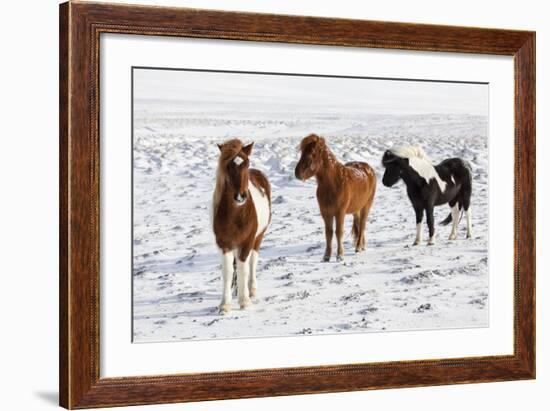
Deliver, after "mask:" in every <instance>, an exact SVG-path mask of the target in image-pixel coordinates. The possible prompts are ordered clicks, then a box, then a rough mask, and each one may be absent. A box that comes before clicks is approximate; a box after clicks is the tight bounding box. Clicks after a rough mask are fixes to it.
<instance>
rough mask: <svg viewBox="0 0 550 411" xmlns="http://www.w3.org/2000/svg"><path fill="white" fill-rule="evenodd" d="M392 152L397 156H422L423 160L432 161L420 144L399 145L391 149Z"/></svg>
mask: <svg viewBox="0 0 550 411" xmlns="http://www.w3.org/2000/svg"><path fill="white" fill-rule="evenodd" d="M390 152H391V153H392V154H394V155H396V156H397V157H402V158H409V159H410V158H420V159H422V160H426V161H430V158H429V157H428V156H427V154H426V152H425V151H424V149H423V148H422V147H420V146H398V147H393V148H391V149H390Z"/></svg>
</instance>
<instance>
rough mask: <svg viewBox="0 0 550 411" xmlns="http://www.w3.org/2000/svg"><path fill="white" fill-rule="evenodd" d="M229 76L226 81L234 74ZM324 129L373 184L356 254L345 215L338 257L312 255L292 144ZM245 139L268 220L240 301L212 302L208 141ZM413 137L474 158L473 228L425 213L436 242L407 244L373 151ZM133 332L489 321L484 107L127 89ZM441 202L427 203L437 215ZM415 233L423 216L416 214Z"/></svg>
mask: <svg viewBox="0 0 550 411" xmlns="http://www.w3.org/2000/svg"><path fill="white" fill-rule="evenodd" d="M234 87H237V86H236V85H234ZM310 133H318V134H320V135H323V136H324V137H325V138H326V140H327V144H328V146H329V147H330V149H331V150H332V152H333V153H334V154H335V155H336V157H337V158H338V159H339V160H340V161H343V162H347V161H367V162H368V163H369V164H370V165H371V166H372V167H373V168H374V169H375V171H376V173H377V177H378V187H377V191H376V196H375V200H374V205H373V207H372V209H371V213H370V215H369V218H368V222H367V229H366V239H367V250H366V251H365V252H363V253H359V254H355V253H354V247H353V246H352V244H351V241H352V236H351V221H352V217H351V216H347V217H346V229H345V253H346V255H345V259H344V262H336V260H335V256H334V255H333V258H332V260H331V261H330V262H328V263H323V262H321V260H322V257H323V252H324V246H325V236H324V226H323V222H322V219H321V216H320V213H319V208H318V205H317V200H316V198H315V189H316V184H315V180H314V179H311V180H309V181H307V182H301V181H298V180H297V179H296V178H295V177H294V167H295V165H296V162H297V161H298V159H299V152H298V150H297V146H298V144H299V142H300V140H301V138H303V137H304V136H306V135H308V134H310ZM234 137H238V138H241V139H242V140H243V142H245V143H248V142H251V141H254V142H255V144H254V149H253V152H252V155H251V158H250V161H251V166H252V167H254V168H258V169H260V170H262V171H263V172H264V173H266V175H267V176H268V177H269V179H270V182H271V185H272V222H271V225H270V227H269V228H268V231H267V234H266V236H265V239H264V242H263V245H262V247H261V249H260V256H259V264H258V274H257V278H258V296H257V297H256V298H254V299H253V304H252V306H251V307H250V308H249V309H247V310H240V309H239V307H238V304H237V301H236V298H234V300H233V310H232V311H231V312H230V313H229V314H226V315H220V314H218V310H217V305H218V304H219V302H220V299H221V291H222V285H221V274H222V271H221V255H220V253H219V251H218V250H217V248H216V246H215V244H214V237H213V233H212V229H211V216H210V203H211V199H212V193H213V188H214V180H215V169H216V165H217V157H218V154H219V151H218V148H217V146H216V143H220V142H223V141H224V140H225V139H228V138H234ZM393 145H420V146H422V147H423V148H424V150H425V151H426V153H427V155H428V156H429V158H430V159H432V161H434V162H439V161H441V160H443V159H445V158H448V157H455V156H456V157H462V158H464V159H465V160H467V161H469V162H470V164H471V165H472V167H473V174H474V186H473V196H472V210H473V216H472V217H473V238H472V239H470V240H467V239H466V238H465V237H466V218H465V216H464V217H463V218H462V220H461V222H460V224H459V227H458V239H457V240H455V241H449V240H447V238H448V236H449V234H450V231H451V226H450V225H449V226H445V227H442V226H436V237H437V243H436V245H434V246H427V245H426V242H424V243H423V244H422V245H420V246H416V247H413V246H412V243H413V241H414V238H415V216H414V211H413V209H412V207H411V205H410V202H409V200H408V198H407V195H406V192H405V186H404V184H403V183H399V184H397V185H396V186H394V187H393V188H386V187H384V186H383V185H382V183H381V178H382V174H383V168H382V166H381V163H380V162H381V158H382V155H383V153H384V151H385V150H386V149H388V148H390V147H391V146H393ZM133 156H134V170H133V175H134V198H133V202H134V210H133V212H134V220H133V221H134V238H133V255H134V261H133V330H134V335H133V338H134V342H153V341H178V340H189V339H211V338H241V337H268V336H286V335H300V334H327V333H349V332H381V331H403V330H421V329H447V328H466V327H486V326H488V318H489V317H488V304H487V303H488V298H489V284H488V271H487V265H488V254H487V240H488V239H487V232H488V231H487V223H488V215H487V212H488V207H487V201H488V195H487V189H488V187H487V181H488V179H487V161H488V158H487V117H486V116H485V115H479V114H477V113H476V114H464V113H462V112H461V113H459V114H453V113H433V114H429V113H422V114H375V113H361V112H353V111H350V110H339V109H338V108H334V107H322V106H320V105H317V106H315V107H311V108H302V109H301V110H298V109H296V107H285V106H284V105H281V104H277V103H273V104H272V105H270V103H269V102H265V101H263V102H262V103H261V104H258V105H256V106H255V105H251V104H249V103H248V102H244V103H243V104H241V105H239V104H238V102H236V101H233V102H232V104H230V105H228V104H227V101H224V102H217V101H213V100H212V101H208V99H207V98H206V97H203V100H201V101H195V102H194V103H190V102H189V101H185V100H184V99H182V100H174V99H172V100H169V99H150V98H139V94H138V98H136V100H135V102H134V154H133ZM449 212H450V208H449V207H447V206H442V207H437V208H436V210H435V218H436V221H441V220H443V218H445V217H446V216H447V214H448V213H449ZM422 230H423V232H424V233H425V235H424V237H425V238H427V237H428V236H427V225H426V224H425V221H424V223H423V226H422Z"/></svg>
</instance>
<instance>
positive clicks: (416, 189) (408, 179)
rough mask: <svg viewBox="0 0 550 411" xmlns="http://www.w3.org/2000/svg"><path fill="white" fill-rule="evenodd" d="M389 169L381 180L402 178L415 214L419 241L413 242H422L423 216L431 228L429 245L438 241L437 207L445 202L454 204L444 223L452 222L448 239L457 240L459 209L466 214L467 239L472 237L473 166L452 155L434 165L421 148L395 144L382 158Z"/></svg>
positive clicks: (389, 181) (391, 182) (388, 182)
mask: <svg viewBox="0 0 550 411" xmlns="http://www.w3.org/2000/svg"><path fill="white" fill-rule="evenodd" d="M382 165H383V166H384V168H385V169H386V171H385V172H384V176H383V177H382V183H383V184H384V185H385V186H386V187H391V186H393V185H394V184H395V183H397V182H398V181H399V180H400V179H403V181H404V182H405V184H406V185H407V194H408V196H409V199H410V200H411V203H412V206H413V208H414V211H415V213H416V240H415V241H414V245H418V244H420V243H421V242H422V216H423V214H424V212H426V220H427V221H428V228H429V231H430V239H429V241H428V245H433V244H435V236H434V232H435V230H434V207H435V206H439V205H442V204H445V203H448V204H449V206H451V213H450V214H449V216H447V218H445V220H443V221H442V222H441V224H442V225H447V224H449V223H450V222H451V221H452V223H453V228H452V230H451V235H450V236H449V240H455V239H456V231H457V227H458V222H459V219H460V212H461V211H463V212H465V213H466V222H467V234H466V237H467V238H471V237H472V211H471V208H470V197H471V195H472V169H471V167H470V165H469V164H468V163H467V162H466V161H464V160H462V159H460V158H449V159H446V160H443V161H442V162H441V163H439V164H438V165H436V166H434V165H432V163H431V161H430V159H429V158H428V157H427V156H426V153H425V152H424V150H423V149H422V148H421V147H415V146H407V147H395V148H392V149H390V150H387V151H386V152H385V153H384V156H383V157H382Z"/></svg>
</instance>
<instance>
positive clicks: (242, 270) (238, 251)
mask: <svg viewBox="0 0 550 411" xmlns="http://www.w3.org/2000/svg"><path fill="white" fill-rule="evenodd" d="M253 144H254V143H251V144H249V145H247V146H243V143H242V142H241V141H240V140H237V139H233V140H229V141H227V142H225V143H224V144H218V148H219V149H220V157H219V162H218V170H217V174H216V187H215V190H214V196H213V204H212V206H213V207H212V211H213V229H214V235H215V237H216V244H217V245H218V247H219V248H220V250H221V252H222V255H223V259H222V264H223V268H222V269H223V278H222V282H223V295H222V300H221V303H220V306H219V309H220V313H226V312H228V311H230V310H231V283H232V280H233V272H234V262H236V268H237V294H238V299H239V305H240V307H241V309H245V308H246V307H248V306H249V305H250V297H254V296H255V295H256V291H257V285H256V266H257V264H258V250H259V248H260V244H261V243H262V239H263V237H264V234H265V232H266V229H267V226H268V225H269V222H270V220H271V187H270V185H269V181H268V180H267V177H266V176H265V175H264V174H263V173H262V172H261V171H259V170H255V169H253V168H249V164H250V162H249V157H250V153H251V152H252V146H253Z"/></svg>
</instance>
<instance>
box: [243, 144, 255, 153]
mask: <svg viewBox="0 0 550 411" xmlns="http://www.w3.org/2000/svg"><path fill="white" fill-rule="evenodd" d="M253 146H254V142H252V143H250V144H249V145H247V146H244V147H243V151H244V153H245V154H246V155H247V156H249V155H250V153H252V147H253Z"/></svg>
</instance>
